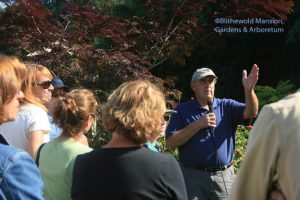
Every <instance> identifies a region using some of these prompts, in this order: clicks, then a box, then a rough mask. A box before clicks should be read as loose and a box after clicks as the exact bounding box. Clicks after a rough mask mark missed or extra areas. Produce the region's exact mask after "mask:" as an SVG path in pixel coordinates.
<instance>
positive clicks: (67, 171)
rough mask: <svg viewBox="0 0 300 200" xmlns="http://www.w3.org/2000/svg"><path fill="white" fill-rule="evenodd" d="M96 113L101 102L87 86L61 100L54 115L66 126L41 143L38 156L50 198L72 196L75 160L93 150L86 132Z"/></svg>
mask: <svg viewBox="0 0 300 200" xmlns="http://www.w3.org/2000/svg"><path fill="white" fill-rule="evenodd" d="M96 115H97V102H96V100H95V98H94V95H93V93H92V92H91V91H89V90H87V89H74V90H72V91H71V92H69V93H67V94H65V96H64V97H62V98H61V99H59V100H58V102H57V106H56V107H55V108H54V111H53V116H52V117H53V121H54V123H55V124H57V125H58V127H59V128H60V129H61V130H62V133H61V136H60V137H58V138H56V139H54V140H53V141H51V142H49V143H47V144H45V145H44V146H41V148H40V149H39V152H38V154H37V158H36V162H37V163H38V165H39V168H40V171H41V174H42V178H43V180H44V183H45V191H44V195H45V198H46V199H47V200H57V199H60V200H65V199H71V183H72V173H73V164H74V160H75V158H76V156H77V155H78V154H82V153H86V152H89V151H91V150H92V149H91V148H89V147H88V143H87V138H86V137H85V135H84V134H85V133H86V132H88V130H89V129H90V127H91V125H92V123H93V122H94V120H95V119H94V118H95V116H96Z"/></svg>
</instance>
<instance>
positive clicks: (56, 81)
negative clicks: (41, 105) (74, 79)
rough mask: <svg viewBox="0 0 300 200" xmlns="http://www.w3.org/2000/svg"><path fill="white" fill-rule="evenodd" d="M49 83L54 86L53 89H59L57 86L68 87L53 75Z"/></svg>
mask: <svg viewBox="0 0 300 200" xmlns="http://www.w3.org/2000/svg"><path fill="white" fill-rule="evenodd" d="M51 85H52V86H53V87H54V89H59V88H63V89H68V86H66V85H65V84H64V82H63V81H62V80H61V79H60V78H58V77H54V78H53V79H52V81H51Z"/></svg>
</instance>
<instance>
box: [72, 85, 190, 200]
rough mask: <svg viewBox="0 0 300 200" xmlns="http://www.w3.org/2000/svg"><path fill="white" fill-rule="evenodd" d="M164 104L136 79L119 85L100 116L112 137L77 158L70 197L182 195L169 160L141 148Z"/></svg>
mask: <svg viewBox="0 0 300 200" xmlns="http://www.w3.org/2000/svg"><path fill="white" fill-rule="evenodd" d="M165 103H166V102H165V99H164V96H163V94H162V92H161V91H160V90H159V89H158V88H157V87H156V86H154V85H153V84H152V83H150V82H148V81H141V80H139V81H131V82H127V83H124V84H122V85H121V86H120V87H118V88H117V89H116V90H115V91H114V92H113V93H112V94H111V95H110V96H109V98H108V101H107V102H106V103H105V104H104V105H103V107H102V116H103V118H102V119H103V124H104V127H105V128H106V129H107V130H108V131H109V132H111V133H112V139H111V140H110V141H109V143H108V144H107V145H105V146H104V147H103V148H101V149H97V150H94V151H92V152H89V153H86V154H83V155H79V156H77V158H76V161H75V164H74V170H73V171H74V172H73V183H72V199H74V200H80V199H82V200H85V199H89V200H93V199H109V200H119V199H122V200H132V199H134V200H145V199H148V200H150V199H152V200H157V199H172V200H179V199H180V200H186V199H187V194H186V189H185V184H184V180H183V175H182V173H181V170H180V167H179V165H178V163H177V162H176V160H175V158H173V157H171V156H170V155H166V154H162V153H159V152H154V151H150V150H149V149H146V148H144V147H143V145H144V143H145V142H146V141H147V140H151V139H152V138H156V137H157V134H158V133H159V130H160V129H161V126H162V124H163V123H164V119H163V115H164V112H165V110H166V106H165Z"/></svg>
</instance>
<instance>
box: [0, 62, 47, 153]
mask: <svg viewBox="0 0 300 200" xmlns="http://www.w3.org/2000/svg"><path fill="white" fill-rule="evenodd" d="M26 66H27V69H28V74H27V77H26V79H25V82H24V84H23V85H22V91H23V92H24V99H23V101H22V105H21V108H20V112H19V114H18V116H17V119H16V120H15V121H12V122H8V123H5V124H2V125H1V126H0V131H1V132H2V133H3V136H4V137H5V139H6V140H7V141H8V143H9V144H10V145H12V146H15V147H17V148H20V149H23V150H25V151H27V152H28V153H29V154H30V155H31V156H32V157H34V156H35V153H36V151H37V149H38V148H39V146H40V145H41V144H42V143H45V142H49V139H50V137H49V134H48V133H49V131H50V124H49V121H48V116H47V108H46V107H45V103H46V102H48V101H50V100H51V91H52V90H53V86H52V85H51V80H52V74H51V72H50V71H49V70H48V69H47V68H46V67H44V66H42V65H37V64H31V63H29V64H26Z"/></svg>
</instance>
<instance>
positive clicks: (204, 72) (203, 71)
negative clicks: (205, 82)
mask: <svg viewBox="0 0 300 200" xmlns="http://www.w3.org/2000/svg"><path fill="white" fill-rule="evenodd" d="M206 76H214V77H215V78H216V79H218V77H217V76H216V75H215V73H214V72H213V71H212V70H211V69H209V68H200V69H197V70H196V71H195V72H194V74H193V76H192V80H191V81H196V80H201V79H203V78H204V77H206Z"/></svg>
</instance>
